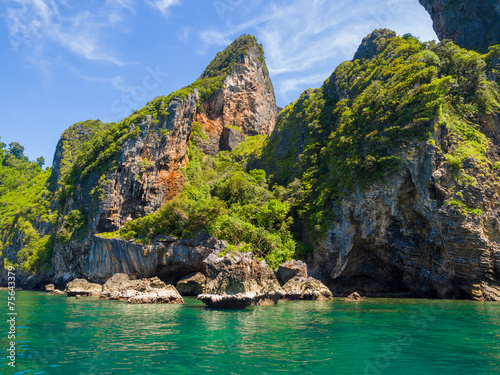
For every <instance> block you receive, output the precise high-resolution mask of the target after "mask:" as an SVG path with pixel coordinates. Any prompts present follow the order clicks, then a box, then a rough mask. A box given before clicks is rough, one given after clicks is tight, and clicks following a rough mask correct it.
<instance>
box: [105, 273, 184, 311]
mask: <svg viewBox="0 0 500 375" xmlns="http://www.w3.org/2000/svg"><path fill="white" fill-rule="evenodd" d="M101 298H109V299H114V300H117V299H118V300H127V301H128V303H133V304H139V303H184V300H183V299H182V297H181V295H180V294H179V292H178V291H177V289H175V287H174V286H173V285H168V284H165V283H164V282H163V281H161V280H160V279H159V278H158V277H156V276H155V277H151V278H149V279H138V280H130V277H129V276H128V275H126V274H124V273H116V274H114V275H113V276H112V277H111V278H110V279H108V280H107V281H106V283H104V285H103V288H102V294H101Z"/></svg>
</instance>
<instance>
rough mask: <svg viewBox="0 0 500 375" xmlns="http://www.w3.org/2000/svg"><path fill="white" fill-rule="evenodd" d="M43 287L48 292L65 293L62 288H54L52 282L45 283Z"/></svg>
mask: <svg viewBox="0 0 500 375" xmlns="http://www.w3.org/2000/svg"><path fill="white" fill-rule="evenodd" d="M44 289H45V291H46V292H47V293H49V294H65V293H64V292H63V291H62V290H59V289H56V287H55V286H54V284H47V285H45V287H44Z"/></svg>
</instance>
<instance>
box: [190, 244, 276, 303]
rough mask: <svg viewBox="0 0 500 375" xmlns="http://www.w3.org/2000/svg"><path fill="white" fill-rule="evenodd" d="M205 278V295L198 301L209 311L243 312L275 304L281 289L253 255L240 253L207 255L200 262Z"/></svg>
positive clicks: (200, 296)
mask: <svg viewBox="0 0 500 375" xmlns="http://www.w3.org/2000/svg"><path fill="white" fill-rule="evenodd" d="M203 264H204V268H205V269H204V271H205V272H204V273H205V275H206V278H207V279H206V285H205V291H204V294H202V295H199V296H198V299H199V300H200V301H202V302H203V303H205V304H206V305H207V306H209V307H217V308H244V307H247V306H255V305H262V304H275V303H276V302H277V301H278V299H280V298H281V296H282V293H283V291H282V289H281V286H280V284H279V283H278V280H276V277H275V276H274V273H273V272H272V271H271V270H270V269H269V266H268V265H267V263H266V262H265V261H262V262H259V261H258V260H257V259H256V257H255V256H254V254H252V253H246V254H241V253H239V252H237V253H234V254H232V255H230V254H227V255H226V256H225V257H219V256H217V255H216V254H210V255H209V256H208V257H207V259H205V261H204V262H203Z"/></svg>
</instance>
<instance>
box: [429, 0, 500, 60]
mask: <svg viewBox="0 0 500 375" xmlns="http://www.w3.org/2000/svg"><path fill="white" fill-rule="evenodd" d="M419 2H420V4H422V5H423V6H424V8H425V9H426V10H427V12H429V14H430V16H431V18H432V22H433V27H434V31H436V34H437V36H438V38H439V39H440V40H442V39H451V40H453V41H454V42H455V43H456V44H457V45H459V46H460V47H463V48H467V49H473V50H477V51H479V52H487V51H488V47H489V46H490V45H493V44H499V43H500V27H499V25H500V3H499V2H498V1H497V0H481V1H477V0H456V1H450V0H419Z"/></svg>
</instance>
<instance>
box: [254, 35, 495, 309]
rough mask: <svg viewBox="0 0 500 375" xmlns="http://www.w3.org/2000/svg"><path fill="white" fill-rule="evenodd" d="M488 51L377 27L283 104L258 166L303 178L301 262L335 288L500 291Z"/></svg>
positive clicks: (481, 294)
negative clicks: (486, 99)
mask: <svg viewBox="0 0 500 375" xmlns="http://www.w3.org/2000/svg"><path fill="white" fill-rule="evenodd" d="M494 53H495V52H494V51H492V52H491V53H490V55H491V57H487V58H486V61H483V60H482V58H481V57H479V55H477V56H476V55H475V54H470V53H469V52H468V51H465V50H460V49H459V48H458V47H456V46H454V45H452V44H449V43H448V44H447V43H442V44H440V45H438V46H435V47H434V48H433V49H432V50H429V49H427V47H425V46H424V45H422V44H420V42H418V41H416V40H414V39H412V38H411V37H405V38H399V37H395V35H394V33H392V32H390V31H388V30H378V31H376V32H374V33H373V34H371V35H370V36H368V37H367V38H365V39H364V40H363V43H362V45H361V46H360V48H359V50H358V52H357V53H356V56H355V59H354V60H353V61H350V62H345V63H344V64H342V65H341V66H339V68H337V69H336V71H335V72H334V73H333V74H332V76H331V77H330V78H329V79H328V80H327V81H326V82H325V84H324V85H323V87H322V88H320V89H316V90H308V91H306V92H305V93H304V94H303V95H302V96H301V97H300V98H299V100H298V101H297V102H295V103H292V104H291V105H290V106H289V107H287V108H285V110H284V111H283V112H282V113H281V114H280V118H279V120H278V123H277V126H276V128H275V131H274V132H273V133H272V135H271V137H270V138H269V140H268V142H267V143H266V145H265V146H264V150H263V153H262V155H263V156H262V157H261V158H260V160H256V161H254V165H253V166H254V167H263V168H265V169H266V170H267V171H268V173H269V174H273V175H274V178H275V181H276V182H278V183H281V184H284V185H285V186H286V185H288V186H289V188H290V186H292V185H290V183H291V182H292V179H293V178H296V179H298V181H300V182H299V183H293V186H294V189H295V191H293V192H291V193H289V194H290V195H291V202H292V203H294V204H295V205H296V207H297V208H296V209H297V211H298V214H297V216H298V219H299V220H301V221H302V222H304V223H305V228H306V230H305V236H304V238H305V239H306V240H307V241H308V242H309V243H311V244H312V245H313V247H314V250H313V251H312V253H311V254H310V256H309V259H308V266H309V271H310V272H311V274H312V275H313V276H314V277H317V278H321V279H323V280H325V282H327V283H328V286H329V287H330V288H331V289H332V291H333V292H334V293H336V294H339V295H347V294H349V293H351V292H352V291H353V290H359V291H360V292H362V294H366V295H373V296H376V295H388V294H394V295H398V294H399V295H411V296H427V297H442V298H444V297H458V298H475V299H486V300H500V263H499V259H500V242H499V240H500V216H499V213H500V205H499V203H498V197H499V196H500V185H499V183H498V179H499V173H498V168H499V165H500V162H498V160H499V159H500V152H499V150H500V149H499V146H500V143H499V139H500V122H499V119H500V116H499V115H500V105H499V104H498V99H495V100H494V101H492V102H491V103H490V104H491V105H488V106H484V105H482V104H481V101H478V100H477V99H478V95H481V94H479V92H481V90H482V89H481V86H482V85H487V86H488V87H490V90H491V91H490V93H491V95H492V96H491V97H495V98H499V97H500V96H499V93H498V86H497V84H496V82H494V80H492V79H491V78H490V79H489V80H488V79H487V77H491V74H490V73H491V72H490V71H489V69H491V68H492V66H491V65H490V66H489V67H488V61H489V59H491V60H494V57H493V56H494ZM473 55H474V56H476V57H475V58H473V59H472V60H470V61H469V63H471V64H472V66H475V68H473V69H471V70H470V71H469V72H466V71H465V70H464V69H465V66H466V65H467V63H465V62H464V60H463V57H465V56H473ZM447 56H454V57H453V58H451V59H448V57H447ZM447 59H448V60H447ZM440 69H442V71H441V70H440ZM493 69H494V67H493ZM417 70H418V71H420V72H421V73H422V72H428V73H429V75H427V73H424V74H423V75H422V76H420V77H419V74H417V73H416V71H417ZM410 72H412V73H410ZM453 72H455V73H453ZM457 72H459V73H457ZM449 74H452V76H449ZM423 76H425V77H426V78H424V79H423V80H422V77H423ZM404 77H411V79H410V81H408V80H406V78H404ZM400 79H403V81H404V82H403V81H398V80H400ZM431 87H432V89H431ZM437 87H441V88H442V90H441V89H437ZM428 89H430V91H428ZM436 89H437V90H436ZM431 91H432V92H433V93H432V94H431ZM395 103H398V104H397V105H395ZM405 103H406V104H405ZM408 103H411V104H410V105H408ZM465 103H466V105H465V106H467V108H469V110H470V112H464V111H463V108H465V106H464V104H465ZM298 113H299V114H300V115H297V114H298ZM417 119H418V120H417ZM287 145H288V146H289V147H287ZM276 155H278V157H273V156H276ZM296 181H297V180H296ZM323 236H324V237H323ZM317 238H323V239H322V240H320V241H316V239H317Z"/></svg>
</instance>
